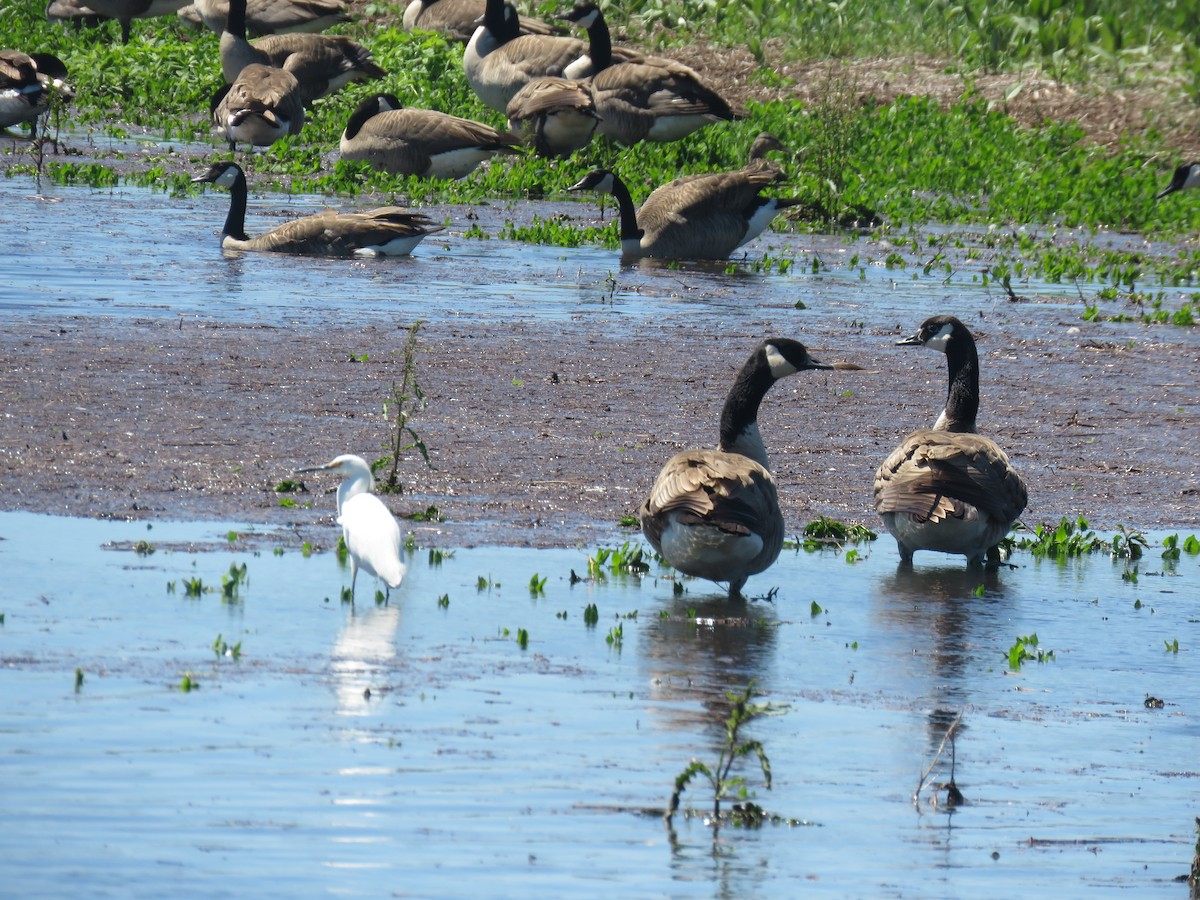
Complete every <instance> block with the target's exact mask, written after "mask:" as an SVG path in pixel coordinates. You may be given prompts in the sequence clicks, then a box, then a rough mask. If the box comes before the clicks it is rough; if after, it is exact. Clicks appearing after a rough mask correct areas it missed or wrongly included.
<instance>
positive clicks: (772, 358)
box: [766, 344, 800, 379]
mask: <svg viewBox="0 0 1200 900" xmlns="http://www.w3.org/2000/svg"><path fill="white" fill-rule="evenodd" d="M766 352H767V365H768V366H770V367H771V374H772V375H773V376H775V378H777V379H778V378H784V377H786V376H788V375H794V374H796V373H797V372H799V371H800V370H799V369H797V368H796V367H795V366H793V365H792V364H791V363H790V362H788V361H787V359H785V358H784V355H783V354H782V353H780V352H779V350H778V349H777V348H776V347H775V345H774V344H768V345H767V350H766Z"/></svg>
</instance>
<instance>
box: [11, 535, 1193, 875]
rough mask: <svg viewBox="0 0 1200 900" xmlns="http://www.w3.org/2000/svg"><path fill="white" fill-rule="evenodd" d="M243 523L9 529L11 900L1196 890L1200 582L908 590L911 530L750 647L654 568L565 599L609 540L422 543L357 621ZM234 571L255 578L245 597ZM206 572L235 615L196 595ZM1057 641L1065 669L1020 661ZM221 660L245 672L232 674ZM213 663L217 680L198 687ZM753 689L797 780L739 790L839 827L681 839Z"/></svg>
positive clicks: (691, 584)
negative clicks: (691, 773)
mask: <svg viewBox="0 0 1200 900" xmlns="http://www.w3.org/2000/svg"><path fill="white" fill-rule="evenodd" d="M230 530H235V531H241V532H242V533H243V534H244V533H245V531H246V529H238V528H237V527H236V526H229V525H216V524H213V525H184V524H173V523H153V524H151V525H147V524H145V523H139V524H128V523H108V522H96V521H86V520H72V519H56V518H50V517H39V516H34V515H30V514H25V513H6V514H0V537H2V538H3V540H0V571H3V573H4V591H3V594H2V596H0V613H3V615H4V617H5V618H4V624H3V626H2V627H0V664H2V665H3V670H4V675H3V680H4V691H3V693H2V694H0V697H2V699H0V783H3V785H4V790H3V792H2V793H0V810H2V811H3V813H4V816H5V820H6V821H7V822H9V823H10V827H9V828H8V829H7V830H6V836H5V839H4V841H2V842H0V868H2V869H3V872H4V892H5V893H9V894H11V895H13V896H22V897H34V896H63V895H64V894H71V893H76V892H77V891H78V890H80V889H81V886H82V885H86V893H87V894H88V895H90V896H131V895H132V896H147V897H160V896H164V895H167V894H174V895H177V896H247V895H249V896H284V895H288V896H301V895H303V896H311V895H314V894H321V893H327V894H336V895H347V896H388V895H392V894H396V895H399V896H413V897H448V896H461V897H468V896H469V897H477V896H493V897H503V896H530V895H538V896H554V897H595V896H598V895H601V894H605V895H622V896H625V895H629V896H678V897H704V896H713V895H718V896H794V895H795V894H797V893H799V892H800V891H801V890H803V891H804V892H805V893H813V894H817V895H820V896H831V897H843V896H863V895H880V896H906V897H911V896H920V897H964V896H980V897H982V896H1000V895H1006V896H1008V895H1011V896H1017V895H1021V894H1028V893H1032V892H1036V891H1046V890H1050V891H1051V892H1052V893H1054V894H1056V895H1058V896H1070V895H1073V894H1077V893H1082V892H1083V891H1084V890H1088V891H1089V892H1094V891H1096V890H1097V889H1099V890H1104V891H1107V892H1110V893H1113V894H1118V895H1121V896H1139V897H1140V896H1147V895H1149V894H1158V895H1162V896H1180V891H1181V890H1184V889H1183V888H1181V887H1180V886H1179V885H1178V884H1175V883H1173V881H1172V879H1174V878H1176V877H1177V876H1179V875H1182V874H1185V873H1186V872H1187V870H1188V867H1189V865H1190V862H1191V858H1192V851H1193V843H1194V835H1193V821H1194V817H1195V814H1196V802H1195V801H1196V796H1197V795H1196V788H1195V784H1196V779H1197V778H1198V777H1200V766H1198V765H1197V756H1196V746H1197V738H1198V737H1200V729H1198V728H1197V722H1196V709H1197V703H1198V702H1200V682H1197V680H1196V678H1195V671H1194V668H1195V667H1194V665H1193V664H1192V660H1191V656H1192V655H1193V652H1194V648H1195V646H1196V643H1197V640H1200V633H1198V631H1197V625H1196V619H1197V607H1196V600H1195V598H1196V597H1197V596H1198V595H1200V583H1198V582H1200V564H1198V562H1197V559H1196V558H1195V557H1192V556H1188V555H1187V554H1185V555H1184V557H1183V559H1182V560H1181V561H1180V562H1179V563H1178V565H1175V566H1171V565H1167V564H1164V562H1163V561H1162V560H1161V559H1160V558H1159V556H1158V553H1159V551H1158V550H1154V551H1153V552H1152V553H1151V554H1150V555H1149V556H1148V557H1147V559H1146V560H1145V561H1144V562H1143V563H1142V564H1141V565H1140V566H1139V573H1138V577H1137V579H1136V581H1134V580H1130V579H1129V578H1127V577H1123V573H1126V571H1127V570H1126V566H1125V565H1124V564H1123V563H1119V562H1113V561H1111V560H1109V559H1108V558H1107V557H1094V558H1088V559H1085V560H1082V561H1078V562H1071V563H1068V564H1066V565H1062V564H1057V563H1052V562H1037V561H1035V560H1033V559H1031V558H1030V557H1029V556H1028V555H1018V557H1017V563H1018V565H1017V567H1016V568H1014V569H1011V570H1005V571H1002V572H999V573H997V574H994V575H987V576H985V575H983V574H981V573H978V572H974V573H971V572H967V571H965V570H964V569H963V568H962V567H961V566H958V565H954V564H948V563H947V562H945V561H942V560H939V559H937V558H936V556H935V557H932V558H929V559H926V560H924V561H922V560H920V558H918V565H917V567H916V569H915V570H914V571H912V572H910V573H904V572H900V571H898V569H897V557H896V554H895V549H894V546H892V545H891V542H890V541H889V540H880V541H878V542H877V543H876V544H875V545H874V546H870V547H864V548H861V549H862V550H863V551H864V557H865V558H864V559H862V560H860V561H858V562H855V563H850V562H847V560H846V557H845V556H844V555H843V554H840V553H837V552H834V551H825V552H821V553H805V552H794V551H785V553H784V555H783V557H782V559H781V560H780V562H779V564H778V565H777V566H776V567H775V568H773V569H772V570H771V571H770V572H769V573H767V574H766V575H763V576H760V577H758V578H756V579H753V580H752V582H751V584H750V588H751V589H752V590H754V591H765V590H766V589H768V588H770V587H772V586H778V587H779V588H780V590H779V593H778V595H777V596H776V597H775V600H774V602H773V603H767V602H764V601H761V600H759V601H752V602H751V603H750V604H749V605H748V607H747V608H746V621H744V622H737V621H730V620H728V619H727V618H726V617H727V616H728V615H729V613H730V610H729V608H728V606H727V605H726V603H725V601H724V600H723V599H721V598H720V596H719V594H717V593H716V591H715V590H714V589H713V587H712V586H711V585H709V584H707V583H704V582H698V581H688V582H686V583H685V587H686V593H685V594H684V595H682V596H681V597H675V596H674V595H673V591H672V586H671V583H670V582H668V581H666V580H663V579H659V578H655V577H654V574H655V573H654V572H652V573H651V576H650V577H647V578H646V579H644V580H639V579H636V578H633V577H616V576H610V577H608V578H607V579H605V580H604V581H602V582H597V583H593V582H588V581H584V582H581V583H577V584H574V585H572V584H571V583H570V581H571V577H570V576H571V572H572V570H573V571H575V572H576V573H579V574H586V571H587V555H588V553H589V552H594V550H595V548H584V549H580V550H556V551H533V550H513V549H507V548H481V549H472V550H459V551H457V552H455V553H453V554H452V555H450V556H448V557H447V558H445V559H443V560H442V561H441V562H440V564H437V563H435V562H434V561H431V560H430V558H429V556H428V553H427V552H426V551H418V552H417V553H416V554H415V556H414V557H413V558H412V560H411V566H410V574H409V577H408V579H407V580H406V581H405V583H404V584H403V585H402V586H401V588H400V589H399V590H397V591H395V592H393V594H392V598H391V602H390V604H389V605H387V606H377V605H376V604H375V603H374V602H373V601H372V600H371V593H372V590H371V588H372V586H371V585H370V582H369V580H365V579H360V584H359V593H360V596H359V598H358V603H357V604H356V605H354V606H351V605H349V604H345V603H342V602H341V601H340V599H339V596H340V590H341V588H342V586H343V585H345V584H347V583H348V577H347V573H346V571H345V570H344V569H340V568H339V566H338V564H337V561H336V559H335V558H334V556H333V555H332V554H320V555H313V556H311V557H306V556H304V555H303V554H302V553H301V552H299V551H298V550H297V549H295V548H294V546H290V547H289V548H288V549H287V550H285V551H284V552H282V553H281V554H277V553H275V552H274V548H275V547H276V546H280V547H282V546H284V545H285V544H286V543H288V541H287V537H286V536H283V535H280V536H278V537H273V536H271V535H270V534H266V535H263V536H260V537H259V538H258V539H257V540H255V541H254V546H257V547H258V548H259V549H257V550H249V549H239V547H247V546H249V544H248V542H247V541H246V539H245V538H239V540H238V542H235V543H232V544H230V543H229V541H228V537H227V534H228V532H229V531H230ZM1155 537H1156V538H1157V537H1160V536H1155ZM619 539H620V538H619V536H616V535H614V545H615V543H616V542H617V541H618V540H619ZM138 541H146V542H148V543H149V544H150V545H151V546H152V547H153V548H155V551H154V552H153V553H152V554H150V555H144V554H142V555H139V554H138V553H136V552H135V551H134V550H133V549H132V548H133V546H134V543H135V542H138ZM193 544H198V545H199V546H201V547H207V548H208V549H207V550H204V551H202V552H196V551H193V550H191V549H188V548H189V547H190V546H191V545H193ZM172 548H174V549H172ZM213 548H215V549H213ZM231 564H232V565H238V566H240V565H242V564H244V565H245V566H246V569H247V578H248V582H247V583H246V584H245V585H244V586H242V587H241V588H240V591H239V595H238V597H237V598H236V599H234V600H231V601H230V600H226V599H224V598H223V596H222V592H221V580H222V576H223V575H226V576H227V574H228V571H229V568H230V566H231ZM534 573H538V574H539V575H541V576H543V577H546V578H547V579H548V581H547V583H546V586H545V590H544V593H542V594H540V595H537V596H534V595H532V594H531V592H530V588H529V581H530V578H531V577H532V576H533V575H534ZM193 578H198V579H200V580H201V582H202V583H203V584H204V585H207V586H209V587H210V588H214V589H215V590H210V591H205V592H203V593H202V594H200V595H199V596H198V597H188V596H186V592H185V587H184V582H185V581H186V580H188V579H193ZM481 579H482V582H483V583H484V585H486V586H483V587H481V586H480V581H481ZM172 586H173V587H172ZM980 586H982V596H977V592H978V589H979V588H980ZM442 598H445V599H444V602H442V603H439V600H442ZM591 603H594V604H595V605H596V607H597V610H598V612H599V622H598V624H596V625H594V626H588V625H586V624H585V622H584V616H583V613H584V608H585V607H586V606H587V605H588V604H591ZM814 603H815V604H817V606H818V607H819V608H820V609H819V611H818V610H817V609H816V608H815V607H814V606H813V604H814ZM635 613H636V615H634V614H635ZM693 616H694V617H695V618H693ZM710 619H716V621H715V622H710V621H708V620H710ZM618 626H620V630H621V636H620V638H619V640H614V641H613V642H611V643H610V641H609V638H610V637H612V636H613V632H614V629H616V628H617V627H618ZM519 629H525V631H526V633H527V635H528V646H527V648H526V649H521V647H520V646H519V645H518V643H517V635H518V630H519ZM1033 633H1036V634H1037V637H1038V639H1039V642H1040V643H1039V645H1038V648H1039V649H1041V650H1043V651H1053V658H1052V659H1049V660H1047V661H1045V662H1041V663H1038V662H1034V661H1029V662H1026V663H1024V665H1023V666H1021V668H1020V671H1019V672H1016V673H1013V672H1009V671H1008V664H1007V663H1008V658H1007V653H1008V649H1009V647H1010V646H1012V644H1013V643H1014V642H1015V639H1016V638H1017V637H1018V636H1028V635H1031V634H1033ZM218 635H220V636H221V639H222V640H223V641H225V642H226V643H227V644H229V645H233V644H235V643H237V642H240V643H241V655H240V657H239V658H236V659H235V658H232V657H230V656H224V657H221V656H218V655H217V654H216V653H215V652H214V650H213V644H214V641H215V640H216V639H217V637H218ZM1176 639H1178V641H1179V650H1178V652H1172V650H1170V649H1168V648H1167V647H1166V645H1165V643H1164V642H1166V641H1172V642H1173V641H1174V640H1176ZM77 669H78V670H80V671H81V672H82V678H83V681H82V685H81V686H80V687H79V689H78V690H76V689H75V681H76V674H75V673H76V670H77ZM185 674H189V675H190V677H191V679H192V680H193V681H194V682H196V683H198V685H199V686H198V688H196V689H194V690H192V691H190V692H184V691H182V690H181V689H180V687H179V685H180V682H181V679H182V678H183V676H184V675H185ZM752 679H753V680H754V681H755V682H756V683H757V685H758V686H759V689H760V690H761V691H762V693H763V697H764V699H767V700H770V701H771V702H772V703H777V704H782V705H784V708H782V709H781V714H780V715H777V716H772V717H768V718H765V719H760V720H758V721H756V722H755V723H754V724H753V725H752V726H751V727H750V728H749V729H748V732H747V733H748V735H749V736H752V737H754V738H756V739H758V740H760V741H761V742H762V745H763V748H764V749H765V751H766V753H767V754H768V756H769V758H770V761H771V764H772V768H773V774H774V783H773V787H772V789H771V790H769V791H768V790H765V789H764V788H763V787H762V785H761V775H760V773H759V772H758V769H757V766H756V764H754V763H753V761H752V760H749V761H748V765H746V766H745V767H744V768H743V769H742V770H741V771H742V772H743V774H745V775H746V776H747V777H748V783H749V785H750V787H751V788H752V789H753V791H754V793H755V794H756V795H757V796H756V799H757V802H758V803H760V804H761V805H762V806H763V807H765V808H766V809H767V810H768V811H770V812H772V813H776V814H779V815H782V816H785V817H788V818H793V819H803V820H807V821H808V822H810V823H811V824H808V825H782V824H776V825H765V826H763V827H762V828H761V829H759V830H741V829H724V830H722V831H721V832H720V834H719V835H718V836H717V837H716V839H714V836H713V834H712V832H711V831H710V829H709V828H708V827H706V826H705V825H704V824H703V823H702V821H701V820H700V819H698V818H687V819H684V818H677V820H676V830H675V834H674V836H672V835H671V834H670V833H669V832H668V831H667V829H666V828H665V827H664V825H663V822H662V820H661V819H660V818H658V817H657V816H656V815H653V814H646V813H642V812H641V810H642V809H643V808H661V807H663V806H664V805H665V803H666V801H667V798H668V797H669V795H670V792H671V789H672V785H673V781H674V778H675V776H676V775H677V774H678V773H679V772H680V771H682V770H683V768H684V767H685V766H686V765H687V764H688V762H689V760H691V759H692V758H693V757H698V758H700V759H702V760H704V761H706V762H708V763H710V764H715V762H716V754H717V746H718V743H719V740H720V738H721V735H722V733H723V732H722V725H721V722H722V720H723V719H724V717H725V716H726V715H727V712H728V708H729V704H728V702H727V701H726V700H725V691H726V690H737V689H741V688H742V687H743V686H744V685H746V684H747V682H749V681H750V680H752ZM367 689H369V691H370V693H369V696H368V695H367V694H366V693H365V691H366V690H367ZM1147 695H1153V696H1154V697H1159V698H1161V699H1163V700H1164V701H1165V703H1166V706H1165V708H1163V709H1147V708H1146V707H1145V706H1144V700H1145V698H1146V697H1147ZM959 711H962V712H963V714H964V718H963V725H964V726H965V727H964V729H963V730H962V732H961V736H960V737H959V738H958V740H957V741H956V744H955V770H954V775H955V778H956V782H957V784H958V786H959V787H960V789H961V790H962V792H963V793H964V795H965V796H966V799H967V804H966V805H965V806H963V807H961V808H960V809H958V810H957V811H954V812H949V811H947V810H946V809H945V808H944V807H942V806H936V807H935V806H934V805H932V804H931V802H930V801H931V798H932V797H933V796H934V794H935V793H938V796H939V797H940V798H941V799H942V800H943V801H944V798H945V792H944V791H941V792H937V791H936V789H935V788H926V789H925V790H924V791H922V794H921V798H920V800H919V802H918V803H916V804H914V802H913V800H912V795H913V793H914V791H915V790H916V788H917V785H918V779H919V777H920V774H921V772H922V770H923V769H924V768H925V767H926V766H928V765H929V764H930V762H931V761H932V759H933V756H934V753H935V751H936V748H937V746H938V744H939V742H940V741H941V738H942V735H943V733H944V729H945V726H946V722H947V721H948V720H949V718H950V717H952V716H953V715H954V714H955V713H956V712H959ZM948 764H949V752H948V751H947V753H946V754H945V755H944V757H943V760H942V762H941V764H939V765H938V766H937V767H936V768H935V770H934V776H933V777H934V780H935V781H936V782H937V783H941V782H944V781H945V780H946V779H947V778H948V777H949V774H950V770H949V766H948ZM683 801H684V803H683V805H684V807H685V808H689V807H690V808H694V809H699V810H704V809H706V808H708V806H709V804H710V802H711V794H709V793H708V792H707V791H706V790H705V789H704V788H703V787H702V786H701V784H700V783H698V782H694V783H693V785H692V786H691V787H690V788H689V789H688V790H687V791H686V792H685V793H684V797H683ZM1130 891H1132V892H1133V893H1132V894H1131V893H1130Z"/></svg>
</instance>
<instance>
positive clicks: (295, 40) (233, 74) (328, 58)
mask: <svg viewBox="0 0 1200 900" xmlns="http://www.w3.org/2000/svg"><path fill="white" fill-rule="evenodd" d="M226 23H227V25H226V28H225V31H223V32H222V33H221V71H222V73H223V74H224V75H225V81H226V82H228V83H230V84H232V83H233V82H234V81H236V80H237V77H238V75H240V74H241V72H242V69H244V68H245V67H246V66H248V65H250V64H252V63H261V64H262V65H267V66H274V67H275V68H277V69H286V70H287V71H289V72H291V73H292V74H293V75H295V76H296V80H297V81H298V82H300V90H301V91H302V92H303V95H304V104H305V105H306V106H307V105H309V104H311V103H312V101H314V100H316V99H317V98H318V97H324V96H327V95H328V94H332V93H333V92H334V91H337V90H339V89H341V88H343V87H345V86H346V85H347V84H349V83H350V82H351V81H359V80H363V79H368V78H382V77H383V76H384V75H386V74H387V73H386V72H385V71H383V69H381V68H379V66H377V65H376V64H375V63H373V62H372V61H371V51H370V50H368V49H367V48H366V47H364V46H363V45H362V44H360V43H358V41H354V40H351V39H350V38H348V37H342V36H341V35H332V34H271V35H267V36H266V37H262V38H259V39H258V40H256V41H255V42H254V43H253V44H251V43H250V42H249V41H248V40H246V0H230V2H229V16H228V18H227V19H226Z"/></svg>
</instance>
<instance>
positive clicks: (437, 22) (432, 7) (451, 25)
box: [404, 0, 555, 44]
mask: <svg viewBox="0 0 1200 900" xmlns="http://www.w3.org/2000/svg"><path fill="white" fill-rule="evenodd" d="M486 5H487V0H410V2H409V4H408V6H406V7H405V8H404V30H405V31H415V30H418V29H420V30H422V31H437V32H440V33H441V34H444V35H446V36H447V37H449V38H452V39H453V40H456V41H462V42H463V43H464V44H465V43H466V42H467V41H469V40H471V35H473V34H474V33H475V29H476V28H477V27H478V25H479V19H480V18H481V17H482V16H483V12H484V7H485V6H486ZM517 27H518V29H519V30H520V32H521V34H554V33H555V28H554V26H553V25H548V24H546V23H545V22H541V21H539V20H537V19H531V18H529V17H528V16H521V15H518V16H517Z"/></svg>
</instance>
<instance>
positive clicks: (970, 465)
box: [875, 431, 1028, 523]
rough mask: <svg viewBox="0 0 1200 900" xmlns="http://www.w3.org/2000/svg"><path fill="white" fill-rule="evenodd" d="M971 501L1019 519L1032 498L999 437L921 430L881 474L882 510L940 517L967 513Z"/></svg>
mask: <svg viewBox="0 0 1200 900" xmlns="http://www.w3.org/2000/svg"><path fill="white" fill-rule="evenodd" d="M955 501H958V502H959V503H966V504H969V505H971V506H974V507H976V508H977V509H978V510H980V512H982V513H983V514H985V515H986V516H988V517H990V518H992V519H994V520H996V521H1000V522H1008V523H1011V522H1014V521H1016V519H1017V518H1018V517H1019V516H1020V515H1021V513H1022V512H1023V511H1024V509H1025V505H1026V503H1027V502H1028V492H1027V490H1026V487H1025V483H1024V481H1022V480H1021V476H1020V475H1019V474H1017V471H1016V470H1015V469H1014V468H1013V467H1012V465H1011V464H1010V463H1009V461H1008V456H1007V455H1006V454H1005V453H1004V451H1003V450H1001V449H1000V448H999V447H998V446H997V445H996V443H995V442H994V441H992V440H989V439H988V438H986V437H983V436H981V435H978V434H965V433H961V432H948V431H918V432H914V433H913V434H911V435H909V436H908V437H907V438H905V440H904V441H903V442H901V444H900V446H899V447H897V448H896V449H895V450H894V451H892V453H891V455H889V456H888V458H887V459H885V460H884V461H883V465H881V466H880V467H879V470H878V472H876V474H875V506H876V509H877V510H878V511H879V512H880V513H888V512H896V513H909V514H912V515H916V516H919V517H922V518H927V519H931V520H935V521H936V520H938V519H942V518H945V517H947V516H955V515H962V510H961V509H960V508H959V507H958V506H957V505H956V503H955Z"/></svg>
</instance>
